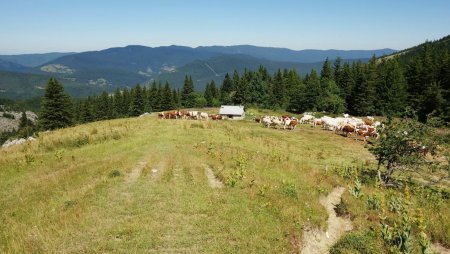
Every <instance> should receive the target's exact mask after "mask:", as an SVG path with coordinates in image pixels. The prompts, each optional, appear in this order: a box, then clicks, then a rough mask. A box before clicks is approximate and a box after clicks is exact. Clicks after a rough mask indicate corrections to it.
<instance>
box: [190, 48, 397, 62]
mask: <svg viewBox="0 0 450 254" xmlns="http://www.w3.org/2000/svg"><path fill="white" fill-rule="evenodd" d="M198 48H199V49H202V50H205V51H210V52H216V53H222V54H245V55H249V56H253V57H257V58H264V59H268V60H272V61H282V62H298V63H315V62H321V61H324V60H325V59H326V58H329V59H331V60H332V59H336V58H337V57H340V58H342V59H362V58H371V57H372V56H373V55H375V56H377V57H379V56H383V55H389V54H392V53H394V52H396V50H394V49H389V48H386V49H377V50H336V49H329V50H318V49H305V50H291V49H287V48H272V47H257V46H252V45H237V46H211V47H198Z"/></svg>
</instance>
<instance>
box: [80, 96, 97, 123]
mask: <svg viewBox="0 0 450 254" xmlns="http://www.w3.org/2000/svg"><path fill="white" fill-rule="evenodd" d="M92 121H94V116H93V113H92V98H91V97H88V98H87V99H86V100H84V101H83V103H82V104H81V113H80V122H81V123H89V122H92Z"/></svg>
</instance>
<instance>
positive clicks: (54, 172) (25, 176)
mask: <svg viewBox="0 0 450 254" xmlns="http://www.w3.org/2000/svg"><path fill="white" fill-rule="evenodd" d="M371 160H373V158H372V156H371V155H370V154H369V152H368V151H367V150H365V149H363V146H362V144H361V143H358V142H355V141H353V140H350V139H345V138H342V137H340V136H337V135H334V134H332V133H330V132H325V131H321V130H318V129H311V128H310V127H308V126H302V127H301V128H300V129H299V130H296V131H294V132H288V131H284V132H283V131H277V130H273V129H265V128H262V127H261V126H259V125H257V124H255V123H253V122H233V121H221V122H213V121H209V122H201V123H200V122H196V121H181V120H180V121H176V120H156V118H155V117H147V118H135V119H119V120H113V121H104V122H96V123H91V124H87V125H82V126H78V127H74V128H68V129H64V130H60V131H55V132H49V133H42V134H41V135H40V137H39V139H38V141H35V142H32V143H29V144H26V145H22V146H16V147H12V148H10V149H6V150H0V168H1V170H0V179H1V180H0V188H1V189H2V192H1V193H0V209H1V210H2V214H1V221H2V223H0V252H8V253H9V252H13V253H16V252H46V253H48V252H69V253H80V252H102V253H103V252H131V253H134V252H136V253H141V252H144V251H147V252H190V253H193V252H197V253H198V252H233V253H235V252H238V251H243V252H258V253H261V252H272V253H280V252H291V251H294V252H296V251H297V250H298V248H299V245H300V240H301V235H302V231H303V227H304V226H305V225H306V224H315V225H318V226H322V227H323V226H324V225H325V221H326V212H325V209H324V208H323V207H322V206H321V205H320V204H319V196H320V195H324V194H326V193H327V192H329V191H330V190H331V189H332V187H333V186H335V185H338V184H341V185H342V184H345V183H344V182H343V180H342V179H340V178H338V177H336V176H334V175H332V174H327V173H325V172H324V171H325V168H326V167H327V166H328V168H332V167H334V166H338V167H341V166H349V165H354V164H357V163H361V162H364V163H366V162H370V161H371ZM142 161H146V162H147V165H146V166H145V167H144V169H143V170H142V173H141V174H138V175H137V176H138V177H137V179H136V180H133V178H130V176H131V175H132V174H131V172H134V171H135V170H133V169H134V168H136V165H138V164H139V162H142ZM205 165H209V166H211V167H212V168H213V170H214V172H215V173H216V175H217V176H218V178H220V179H222V180H224V181H225V182H229V180H230V179H236V182H237V183H236V186H235V187H229V186H227V187H225V188H223V189H211V188H210V187H209V186H208V183H207V178H206V175H205ZM152 169H159V170H158V173H157V174H154V173H153V172H152ZM113 170H119V171H120V172H121V173H122V175H121V176H119V177H110V176H109V174H110V173H111V172H112V171H113ZM240 173H242V174H243V177H242V179H240V177H239V175H240ZM344 186H345V185H344ZM346 198H347V199H350V198H351V197H348V196H347V197H346ZM361 206H364V204H362V205H361ZM355 209H359V208H358V207H356V208H355ZM360 210H361V209H360ZM362 210H364V209H362ZM355 213H356V212H355ZM362 218H364V214H362V215H360V216H359V217H357V218H356V220H357V221H358V220H363V219H362ZM444 219H445V218H444ZM444 224H445V223H444ZM447 224H448V221H447ZM361 225H362V227H364V225H365V224H364V222H361Z"/></svg>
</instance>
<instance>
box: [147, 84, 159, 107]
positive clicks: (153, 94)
mask: <svg viewBox="0 0 450 254" xmlns="http://www.w3.org/2000/svg"><path fill="white" fill-rule="evenodd" d="M157 97H158V87H157V86H156V82H155V81H153V82H152V86H151V88H150V89H149V91H148V97H147V100H148V105H149V111H153V112H155V111H159V106H158V102H157Z"/></svg>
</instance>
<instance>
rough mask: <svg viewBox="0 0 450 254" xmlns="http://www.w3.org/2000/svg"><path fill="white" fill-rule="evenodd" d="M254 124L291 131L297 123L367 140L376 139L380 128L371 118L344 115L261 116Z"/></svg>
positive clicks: (378, 123)
mask: <svg viewBox="0 0 450 254" xmlns="http://www.w3.org/2000/svg"><path fill="white" fill-rule="evenodd" d="M255 121H256V122H259V123H261V124H262V125H263V126H264V127H267V128H269V127H274V128H277V129H278V128H280V129H281V128H283V129H286V128H287V129H289V130H293V129H295V126H296V125H297V123H299V124H311V125H312V127H316V126H322V128H323V129H325V130H330V131H335V132H336V133H338V134H343V135H345V136H346V137H348V136H349V135H359V136H361V137H364V139H367V138H369V137H373V138H378V132H377V127H380V126H381V123H380V122H379V121H375V120H374V118H373V117H371V116H367V117H365V118H362V119H361V118H356V117H350V116H349V115H348V114H344V115H343V117H329V116H323V117H321V118H316V117H314V116H313V115H312V114H311V113H305V114H304V115H303V117H302V118H300V119H297V118H295V117H290V116H287V115H284V116H281V117H277V116H261V117H259V118H256V119H255Z"/></svg>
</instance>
